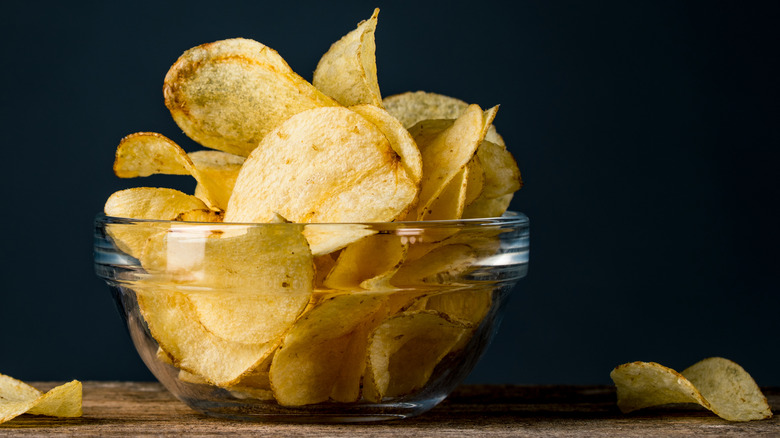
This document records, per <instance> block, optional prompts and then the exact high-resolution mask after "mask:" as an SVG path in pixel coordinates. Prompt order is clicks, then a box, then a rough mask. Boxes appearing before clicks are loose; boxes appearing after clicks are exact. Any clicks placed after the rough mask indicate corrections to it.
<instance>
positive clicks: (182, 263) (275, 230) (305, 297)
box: [142, 224, 314, 344]
mask: <svg viewBox="0 0 780 438" xmlns="http://www.w3.org/2000/svg"><path fill="white" fill-rule="evenodd" d="M301 228H302V227H294V226H278V225H270V224H269V225H266V226H250V227H246V228H244V229H243V232H238V231H240V230H241V228H240V227H236V226H230V227H222V228H220V227H219V226H215V227H213V228H209V229H206V230H204V227H201V226H198V227H193V226H187V225H184V224H182V225H175V226H171V227H170V229H169V230H168V232H167V233H165V234H162V235H159V236H158V237H159V238H153V239H150V240H149V243H148V244H147V246H146V247H145V248H144V255H143V257H142V263H143V266H144V268H145V269H146V270H147V271H148V272H149V273H150V274H153V275H155V276H157V277H161V276H163V277H169V278H170V279H171V281H172V282H175V283H177V284H182V285H186V286H188V288H189V289H190V290H191V292H187V293H186V296H187V298H188V299H189V302H190V303H191V305H192V309H193V311H194V314H195V315H196V317H197V320H198V321H199V322H200V323H201V324H202V325H203V327H204V328H205V329H206V330H208V331H209V332H210V333H212V334H214V335H215V336H217V337H219V338H221V339H224V340H226V341H230V342H236V343H245V344H260V343H265V342H271V341H273V340H275V339H277V338H280V337H281V336H282V334H284V332H286V331H287V330H288V329H289V328H290V327H291V326H292V324H293V322H294V321H295V319H296V318H297V317H298V315H300V313H301V312H302V311H303V309H304V308H305V307H306V304H307V303H308V302H309V300H310V298H311V295H312V290H313V281H314V280H313V279H314V263H313V260H312V255H311V252H309V247H308V243H307V242H306V239H305V238H304V237H303V235H302V234H301ZM155 282H156V283H160V282H162V280H160V279H157V280H155Z"/></svg>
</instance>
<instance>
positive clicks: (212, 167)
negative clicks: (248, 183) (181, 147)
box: [187, 151, 245, 210]
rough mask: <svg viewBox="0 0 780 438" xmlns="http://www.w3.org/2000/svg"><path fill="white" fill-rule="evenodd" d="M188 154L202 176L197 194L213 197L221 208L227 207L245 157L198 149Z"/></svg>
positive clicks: (198, 195)
mask: <svg viewBox="0 0 780 438" xmlns="http://www.w3.org/2000/svg"><path fill="white" fill-rule="evenodd" d="M187 155H189V157H190V159H191V160H192V164H194V165H195V169H197V170H198V173H199V174H200V175H201V176H202V181H198V185H197V186H195V196H197V197H199V198H202V199H205V198H209V199H212V200H213V202H214V204H215V205H216V207H217V208H219V209H221V210H224V209H225V208H227V204H228V200H230V195H231V194H232V193H233V186H234V185H235V184H236V178H237V177H238V172H239V171H240V170H241V166H242V165H243V164H244V160H245V157H241V156H238V155H233V154H229V153H227V152H221V151H197V152H190V153H189V154H187Z"/></svg>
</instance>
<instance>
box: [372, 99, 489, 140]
mask: <svg viewBox="0 0 780 438" xmlns="http://www.w3.org/2000/svg"><path fill="white" fill-rule="evenodd" d="M382 105H383V106H384V108H385V109H386V110H387V112H389V113H390V114H392V115H393V117H395V118H397V119H398V120H399V121H401V123H402V124H403V125H404V126H405V127H406V128H411V127H412V126H414V125H415V124H417V123H419V122H421V121H423V120H431V119H452V120H454V119H457V118H458V117H460V116H461V115H463V112H464V111H466V108H468V106H469V104H468V103H466V102H464V101H462V100H460V99H456V98H454V97H450V96H445V95H443V94H437V93H427V92H425V91H408V92H406V93H401V94H396V95H393V96H388V97H385V98H384V99H383V100H382ZM485 138H487V139H488V140H490V141H492V142H493V143H497V144H500V145H503V144H504V139H503V138H501V136H500V135H498V133H497V132H496V128H495V127H493V126H490V128H489V130H488V133H487V134H486V136H485Z"/></svg>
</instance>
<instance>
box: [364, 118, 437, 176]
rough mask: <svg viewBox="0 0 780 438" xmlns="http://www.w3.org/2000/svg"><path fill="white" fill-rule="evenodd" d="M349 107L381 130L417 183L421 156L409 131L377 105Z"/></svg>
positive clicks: (420, 173) (420, 169)
mask: <svg viewBox="0 0 780 438" xmlns="http://www.w3.org/2000/svg"><path fill="white" fill-rule="evenodd" d="M349 109H351V110H352V111H354V112H356V113H358V114H360V115H361V116H363V118H365V119H366V120H368V121H369V122H371V123H373V124H374V125H376V127H377V128H379V130H380V131H382V133H383V134H384V135H385V137H386V138H387V141H389V142H390V147H391V148H393V150H394V151H395V153H396V154H398V156H399V157H401V164H402V165H403V166H404V169H406V173H407V175H408V176H409V178H410V179H411V180H412V181H413V182H414V183H415V184H419V183H420V180H422V156H421V155H420V150H419V149H418V148H417V143H416V142H415V141H414V138H413V137H412V135H411V134H410V133H409V131H407V130H406V128H404V126H403V125H402V124H401V123H400V122H399V121H398V120H397V119H396V118H395V117H393V116H391V115H390V113H388V112H387V111H385V110H383V109H381V108H379V107H376V106H373V105H355V106H351V107H349Z"/></svg>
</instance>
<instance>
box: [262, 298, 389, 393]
mask: <svg viewBox="0 0 780 438" xmlns="http://www.w3.org/2000/svg"><path fill="white" fill-rule="evenodd" d="M385 300H386V295H385V294H365V293H363V294H361V293H350V294H341V295H332V296H329V297H325V298H323V300H322V301H321V302H320V303H319V304H318V305H316V306H315V307H314V308H313V309H311V311H309V312H308V313H306V314H305V315H303V316H302V317H301V318H300V319H299V320H298V321H297V322H296V323H295V325H294V326H293V328H292V329H291V330H290V331H289V332H288V333H287V335H286V336H285V337H284V341H283V342H282V345H281V346H280V347H279V349H278V350H277V352H276V353H275V354H274V358H273V361H272V362H271V370H270V379H271V388H272V389H273V392H274V396H275V397H276V400H277V402H278V403H279V404H281V405H284V406H300V405H306V404H312V403H319V402H323V401H327V400H328V399H329V398H331V396H332V394H333V392H334V389H335V388H339V389H338V393H339V394H340V395H341V396H340V397H339V398H340V399H342V400H343V399H344V397H345V396H346V394H347V393H349V394H352V395H355V399H356V398H357V394H359V388H360V375H361V374H362V373H361V371H362V366H363V364H364V363H365V362H364V360H365V349H362V351H361V348H360V344H361V343H364V342H365V336H363V337H362V339H361V333H363V331H361V330H359V328H360V326H361V324H364V323H366V322H367V321H369V320H371V319H372V316H373V314H374V313H376V312H377V311H379V310H380V309H381V307H382V304H383V303H384V301H385ZM355 333H357V335H355ZM352 344H355V345H352ZM363 345H365V344H363ZM356 369H357V370H356ZM347 388H351V389H347ZM351 401H354V400H351Z"/></svg>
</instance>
